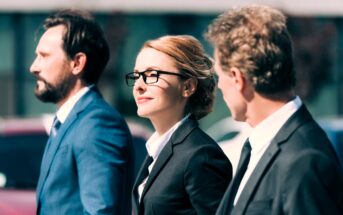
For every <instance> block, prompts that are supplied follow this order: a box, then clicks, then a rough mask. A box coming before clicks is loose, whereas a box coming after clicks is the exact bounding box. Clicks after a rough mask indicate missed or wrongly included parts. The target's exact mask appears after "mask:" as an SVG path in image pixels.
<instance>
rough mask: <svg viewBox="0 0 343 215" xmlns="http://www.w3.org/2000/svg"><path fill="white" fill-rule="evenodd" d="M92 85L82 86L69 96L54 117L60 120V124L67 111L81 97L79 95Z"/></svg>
mask: <svg viewBox="0 0 343 215" xmlns="http://www.w3.org/2000/svg"><path fill="white" fill-rule="evenodd" d="M92 86H94V85H91V86H88V87H84V88H82V89H81V90H80V91H79V92H77V93H76V94H75V95H73V96H72V97H70V98H69V99H68V100H67V101H66V102H65V103H64V104H63V105H62V106H61V107H60V108H59V109H58V110H57V112H56V117H57V119H58V120H59V121H60V123H61V124H63V123H64V122H65V120H66V119H67V117H68V115H69V113H70V112H71V110H72V109H73V107H74V106H75V104H76V103H77V102H78V101H79V100H80V99H81V97H82V96H83V95H85V94H86V93H87V92H88V91H89V89H90V88H91V87H92Z"/></svg>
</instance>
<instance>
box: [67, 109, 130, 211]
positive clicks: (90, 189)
mask: <svg viewBox="0 0 343 215" xmlns="http://www.w3.org/2000/svg"><path fill="white" fill-rule="evenodd" d="M116 114H117V113H114V112H113V111H106V109H105V110H94V111H91V113H89V114H87V115H86V116H84V117H83V119H82V123H81V124H82V126H81V127H82V130H78V131H77V132H79V134H77V135H78V136H79V138H78V139H77V140H76V143H75V144H73V145H74V154H75V158H76V163H75V165H76V169H77V174H78V176H79V186H80V193H81V201H82V204H83V206H84V213H85V214H124V210H127V208H126V207H129V206H128V204H127V202H125V201H129V199H127V198H126V195H127V194H126V193H127V192H130V189H128V187H129V188H131V184H130V181H131V177H132V176H131V175H130V174H129V171H130V169H129V162H130V150H131V148H130V146H131V145H130V144H131V135H130V133H129V131H128V129H127V126H126V124H125V122H124V120H123V119H122V118H121V117H120V116H119V115H116ZM66 180H68V179H66ZM71 204H72V203H71Z"/></svg>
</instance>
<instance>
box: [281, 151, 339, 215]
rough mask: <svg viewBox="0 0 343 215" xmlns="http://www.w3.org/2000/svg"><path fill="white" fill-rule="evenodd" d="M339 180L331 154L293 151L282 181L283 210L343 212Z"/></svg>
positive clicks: (303, 212) (314, 212) (298, 212)
mask: <svg viewBox="0 0 343 215" xmlns="http://www.w3.org/2000/svg"><path fill="white" fill-rule="evenodd" d="M342 181H343V179H342V174H341V172H340V170H339V167H338V166H337V165H336V164H335V163H334V162H333V161H332V158H329V157H328V156H326V155H324V154H321V153H319V152H315V151H306V152H303V153H301V154H299V155H297V158H296V159H295V160H294V161H293V162H292V165H291V166H290V168H289V169H288V171H287V172H286V174H285V181H284V183H283V184H284V187H283V195H282V197H283V202H284V204H283V205H284V206H283V207H284V208H283V210H284V212H285V213H284V214H299V215H300V214H311V215H316V214H318V215H319V214H331V215H335V214H337V215H338V214H343V210H342V207H343V187H342Z"/></svg>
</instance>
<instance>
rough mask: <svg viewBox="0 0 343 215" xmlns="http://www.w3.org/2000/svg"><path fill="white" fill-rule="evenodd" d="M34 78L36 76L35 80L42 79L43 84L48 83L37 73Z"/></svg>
mask: <svg viewBox="0 0 343 215" xmlns="http://www.w3.org/2000/svg"><path fill="white" fill-rule="evenodd" d="M35 78H36V80H37V81H43V82H44V83H45V84H47V83H48V82H47V81H46V80H45V79H44V78H43V77H41V76H39V75H35Z"/></svg>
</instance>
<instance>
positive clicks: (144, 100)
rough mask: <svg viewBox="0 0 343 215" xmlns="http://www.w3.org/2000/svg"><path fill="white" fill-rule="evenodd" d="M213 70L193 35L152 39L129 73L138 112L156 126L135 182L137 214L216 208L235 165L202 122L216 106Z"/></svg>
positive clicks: (207, 211) (206, 213) (204, 211)
mask: <svg viewBox="0 0 343 215" xmlns="http://www.w3.org/2000/svg"><path fill="white" fill-rule="evenodd" d="M213 75H214V71H213V65H212V61H211V60H210V59H209V58H208V57H207V56H206V55H205V53H204V50H203V48H202V46H201V44H200V43H199V41H197V40H196V39H195V38H194V37H191V36H164V37H161V38H158V39H156V40H151V41H147V42H146V43H145V44H144V46H143V48H142V49H141V51H140V52H139V54H138V56H137V58H136V64H135V68H134V72H132V73H129V74H127V75H126V83H127V84H128V85H129V86H132V87H133V95H134V98H135V101H136V104H137V108H138V110H137V113H138V115H139V116H140V117H144V118H148V119H149V120H150V121H151V123H152V125H153V127H154V128H155V130H156V131H155V133H154V134H153V135H152V136H151V137H150V138H149V140H148V141H147V143H146V148H147V151H148V156H147V158H146V159H145V161H144V162H143V164H142V166H141V169H140V171H139V173H138V176H137V179H136V182H135V185H134V188H133V194H132V200H133V202H132V203H133V212H134V214H135V215H143V214H145V215H148V214H158V215H164V214H190V215H192V214H204V215H210V214H215V211H216V209H217V207H218V205H219V202H220V200H221V198H222V196H223V194H224V192H225V190H226V187H227V186H228V183H229V182H230V181H231V178H232V168H231V164H230V161H229V160H228V159H227V157H226V156H225V155H224V153H223V151H222V150H221V149H220V147H219V146H218V145H217V143H216V142H215V141H213V140H212V139H211V138H210V137H209V136H208V135H207V134H205V133H204V132H203V131H202V130H201V129H200V128H199V127H198V122H197V120H198V119H200V118H202V117H204V116H206V115H207V114H208V113H209V112H210V111H211V109H212V105H213V100H214V89H215V80H214V76H213Z"/></svg>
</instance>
